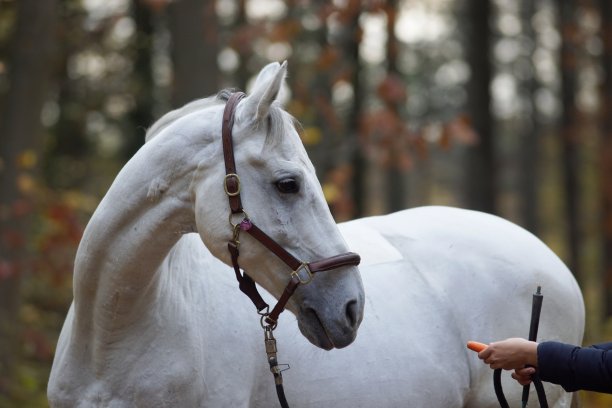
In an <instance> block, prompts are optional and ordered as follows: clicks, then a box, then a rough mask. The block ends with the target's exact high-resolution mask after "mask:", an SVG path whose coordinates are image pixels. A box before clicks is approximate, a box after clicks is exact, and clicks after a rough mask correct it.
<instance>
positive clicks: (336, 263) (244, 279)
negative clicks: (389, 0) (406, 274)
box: [221, 92, 360, 326]
mask: <svg viewBox="0 0 612 408" xmlns="http://www.w3.org/2000/svg"><path fill="white" fill-rule="evenodd" d="M244 97H245V94H244V93H243V92H235V93H233V94H231V95H230V97H229V99H228V101H227V104H226V105H225V111H224V112H223V125H222V131H221V134H222V138H223V158H224V160H225V178H224V179H223V188H224V189H225V193H226V194H227V197H228V200H229V205H230V210H231V213H230V215H229V222H230V224H231V226H232V229H233V237H232V239H231V240H230V241H229V242H228V245H227V247H228V250H229V253H230V255H231V259H232V265H233V267H234V271H235V273H236V279H238V283H239V288H240V290H241V291H242V292H243V293H245V294H246V295H247V296H248V297H249V298H250V299H251V301H252V302H253V304H254V305H255V307H256V308H257V311H258V312H259V314H261V315H262V325H263V323H264V322H265V324H267V325H270V326H275V325H276V322H277V321H278V316H279V315H280V314H281V312H282V311H283V310H284V309H285V306H286V305H287V302H288V301H289V298H291V295H293V293H294V292H295V290H296V289H297V288H298V286H299V285H300V284H303V285H305V284H308V283H309V282H310V281H311V280H312V278H313V275H314V274H315V273H318V272H324V271H329V270H332V269H336V268H340V267H343V266H356V265H359V262H360V257H359V255H357V254H356V253H354V252H347V253H344V254H340V255H336V256H332V257H329V258H325V259H321V260H318V261H314V262H303V261H300V260H299V259H297V258H296V257H294V256H293V255H291V254H290V253H289V252H288V251H287V250H285V248H283V247H282V246H280V245H279V244H278V243H277V242H276V241H274V239H272V238H271V237H270V236H268V235H267V234H266V233H265V232H263V231H262V230H261V229H259V228H258V227H257V225H255V223H253V221H252V220H251V219H250V218H249V216H248V215H247V213H246V211H245V210H244V208H243V207H242V200H241V198H240V189H241V187H240V177H239V176H238V172H237V171H236V162H235V160H234V143H233V140H232V128H233V126H234V114H235V112H236V107H237V106H238V103H239V102H240V100H241V99H242V98H244ZM234 221H236V222H234ZM243 231H244V232H247V233H248V234H249V235H251V236H252V237H253V238H255V239H256V240H258V241H259V242H260V243H261V244H262V245H263V246H265V247H266V248H268V250H270V252H272V253H273V254H274V255H276V256H277V257H278V258H279V259H280V260H282V261H283V262H284V263H285V264H286V265H287V266H288V267H289V268H291V271H292V272H291V273H290V275H289V276H290V278H291V279H290V280H289V283H288V284H287V286H286V287H285V290H284V291H283V294H282V295H281V297H280V299H279V300H278V302H277V303H276V306H274V308H273V309H272V311H269V305H268V304H267V303H266V302H265V301H264V300H263V298H262V297H261V295H260V294H259V292H258V291H257V287H256V286H255V282H254V281H253V279H251V277H250V276H249V275H247V274H246V273H244V274H242V273H241V272H240V266H239V264H238V256H239V255H240V251H239V246H240V240H239V238H240V233H241V232H243ZM268 311H269V312H268Z"/></svg>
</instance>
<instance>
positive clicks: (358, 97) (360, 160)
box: [340, 0, 366, 218]
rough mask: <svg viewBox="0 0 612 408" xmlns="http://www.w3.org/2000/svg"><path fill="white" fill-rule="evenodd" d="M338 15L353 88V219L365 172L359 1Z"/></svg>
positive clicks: (359, 213)
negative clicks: (341, 18) (360, 139)
mask: <svg viewBox="0 0 612 408" xmlns="http://www.w3.org/2000/svg"><path fill="white" fill-rule="evenodd" d="M342 13H344V14H345V18H344V23H345V24H344V27H343V32H342V34H341V38H340V48H341V53H342V55H343V57H344V61H343V62H344V63H345V64H346V63H348V62H349V61H350V62H351V64H350V65H351V68H350V82H351V85H352V86H353V106H352V108H351V111H350V113H349V115H348V118H347V132H346V133H347V135H348V136H349V137H352V138H353V140H354V146H355V148H354V151H353V158H352V160H351V161H352V167H353V182H352V189H353V203H354V213H353V218H359V217H363V215H364V208H365V191H364V187H365V172H366V160H365V158H364V157H363V153H362V151H361V149H360V147H359V143H358V135H359V128H360V120H359V118H360V117H361V111H362V106H363V99H364V95H363V86H362V83H361V75H360V74H361V63H360V57H359V44H360V43H361V27H360V26H359V15H360V13H361V2H360V1H359V0H349V1H348V2H347V4H346V5H345V6H344V10H342Z"/></svg>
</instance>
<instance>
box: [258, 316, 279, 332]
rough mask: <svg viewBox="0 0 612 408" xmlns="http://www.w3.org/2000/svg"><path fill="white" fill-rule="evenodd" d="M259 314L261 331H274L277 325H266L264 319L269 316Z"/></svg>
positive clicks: (275, 323)
mask: <svg viewBox="0 0 612 408" xmlns="http://www.w3.org/2000/svg"><path fill="white" fill-rule="evenodd" d="M258 313H259V312H258ZM259 314H260V315H261V318H260V319H259V324H260V325H261V328H262V329H264V330H274V329H276V325H278V322H277V321H274V323H272V324H268V323H266V322H265V319H266V318H268V317H269V316H268V315H267V314H261V313H259ZM270 320H272V319H270Z"/></svg>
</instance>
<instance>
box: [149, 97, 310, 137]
mask: <svg viewBox="0 0 612 408" xmlns="http://www.w3.org/2000/svg"><path fill="white" fill-rule="evenodd" d="M233 92H236V90H235V89H232V88H228V89H223V90H221V91H219V92H218V93H217V94H216V95H212V96H209V97H207V98H202V99H197V100H195V101H192V102H189V103H187V104H186V105H184V106H182V107H180V108H178V109H175V110H172V111H170V112H168V113H166V114H165V115H163V116H162V117H161V118H159V119H158V120H157V121H155V122H154V123H153V125H151V127H150V128H149V129H147V133H146V135H145V143H146V142H148V141H150V140H151V139H153V138H154V137H155V136H157V135H158V134H160V133H161V132H162V131H163V130H164V129H165V128H167V127H168V126H170V125H171V124H172V123H174V122H176V121H177V120H179V119H180V118H182V117H184V116H187V115H189V114H191V113H193V112H197V111H199V110H201V109H206V108H209V107H211V106H215V105H219V104H222V103H225V102H227V100H228V99H229V97H230V95H231V94H232V93H233ZM269 114H270V116H269V117H268V126H269V131H268V133H267V136H266V141H265V144H264V146H266V147H270V146H275V145H277V144H278V143H279V142H280V141H281V140H282V138H283V137H286V135H287V134H289V133H290V132H289V131H290V129H291V128H294V129H297V130H298V131H299V130H301V125H300V123H299V122H298V121H297V119H295V118H294V117H293V116H292V115H290V114H289V113H287V112H285V111H284V110H283V109H282V108H281V106H280V104H279V103H278V102H274V103H273V104H272V106H271V107H270V111H269Z"/></svg>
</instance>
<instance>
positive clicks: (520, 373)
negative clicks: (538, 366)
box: [512, 367, 536, 385]
mask: <svg viewBox="0 0 612 408" xmlns="http://www.w3.org/2000/svg"><path fill="white" fill-rule="evenodd" d="M535 371H536V370H535V368H533V367H525V368H518V369H516V370H514V372H513V373H512V378H514V379H515V380H516V381H518V383H519V384H521V385H529V384H531V376H532V375H533V374H535Z"/></svg>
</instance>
